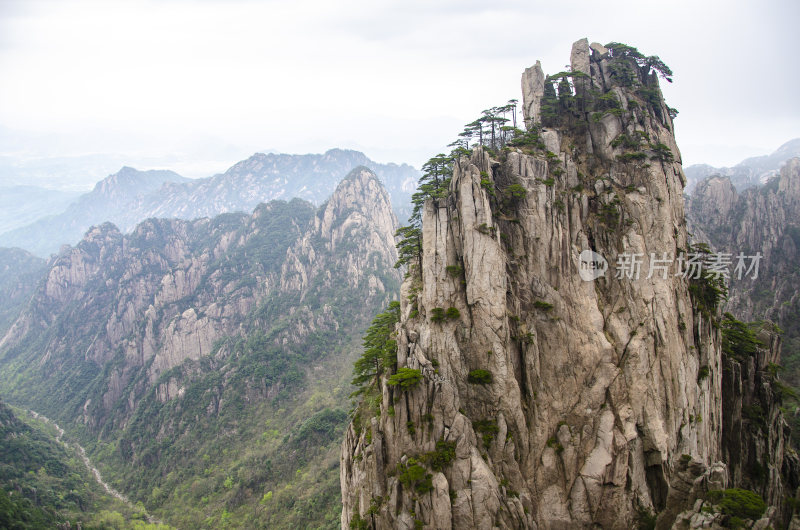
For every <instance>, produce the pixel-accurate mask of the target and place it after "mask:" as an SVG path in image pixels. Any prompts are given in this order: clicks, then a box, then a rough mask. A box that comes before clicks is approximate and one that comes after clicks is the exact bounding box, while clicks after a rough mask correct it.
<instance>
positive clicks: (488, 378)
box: [467, 369, 492, 385]
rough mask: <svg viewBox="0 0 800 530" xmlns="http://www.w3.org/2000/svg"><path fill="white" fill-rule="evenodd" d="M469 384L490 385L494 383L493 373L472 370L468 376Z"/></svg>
mask: <svg viewBox="0 0 800 530" xmlns="http://www.w3.org/2000/svg"><path fill="white" fill-rule="evenodd" d="M467 382H468V383H472V384H473V385H489V384H491V383H492V372H490V371H488V370H480V369H479V370H472V371H470V373H469V374H467Z"/></svg>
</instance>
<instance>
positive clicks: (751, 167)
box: [683, 138, 800, 194]
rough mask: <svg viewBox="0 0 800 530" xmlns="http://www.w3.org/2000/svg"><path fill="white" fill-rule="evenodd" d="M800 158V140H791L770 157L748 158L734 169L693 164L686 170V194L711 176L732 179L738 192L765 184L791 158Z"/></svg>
mask: <svg viewBox="0 0 800 530" xmlns="http://www.w3.org/2000/svg"><path fill="white" fill-rule="evenodd" d="M796 156H800V138H795V139H793V140H789V141H788V142H786V143H785V144H783V145H782V146H780V147H779V148H778V149H777V150H776V151H775V152H773V153H772V154H769V155H763V156H754V157H750V158H746V159H744V160H742V161H741V162H739V163H738V164H736V165H735V166H733V167H714V166H710V165H708V164H693V165H691V166H688V167H686V168H684V170H683V171H684V173H685V174H686V189H685V191H686V193H689V194H691V193H693V192H694V189H695V186H697V184H698V183H700V182H701V181H702V180H704V179H706V178H708V177H711V176H715V175H718V176H722V177H728V178H730V180H731V182H732V183H733V185H734V186H735V187H736V189H737V190H738V191H743V190H745V189H747V188H749V187H752V186H758V185H760V184H764V183H766V182H767V180H769V179H770V178H772V177H774V176H777V174H778V170H779V169H780V168H781V166H782V165H783V164H784V163H785V162H786V161H787V160H789V159H790V158H793V157H796Z"/></svg>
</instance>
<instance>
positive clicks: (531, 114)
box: [522, 61, 544, 125]
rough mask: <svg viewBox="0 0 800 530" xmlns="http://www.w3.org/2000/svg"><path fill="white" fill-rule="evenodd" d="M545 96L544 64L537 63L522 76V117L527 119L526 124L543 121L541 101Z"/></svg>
mask: <svg viewBox="0 0 800 530" xmlns="http://www.w3.org/2000/svg"><path fill="white" fill-rule="evenodd" d="M543 95H544V72H543V71H542V63H541V62H539V61H536V64H535V65H533V66H531V67H530V68H526V69H525V72H523V74H522V96H523V103H522V115H523V117H524V118H525V123H526V125H527V124H533V123H539V122H540V121H541V118H540V111H541V99H542V96H543Z"/></svg>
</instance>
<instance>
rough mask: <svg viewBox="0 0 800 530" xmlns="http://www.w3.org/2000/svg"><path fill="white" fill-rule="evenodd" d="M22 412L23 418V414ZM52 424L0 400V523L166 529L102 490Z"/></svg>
mask: <svg viewBox="0 0 800 530" xmlns="http://www.w3.org/2000/svg"><path fill="white" fill-rule="evenodd" d="M22 418H24V420H23V419H22ZM56 434H57V433H56V431H55V428H54V427H52V425H51V424H48V423H44V422H42V421H39V420H36V419H34V418H31V417H27V416H25V415H20V416H17V415H16V414H14V412H12V410H11V409H10V408H9V407H7V406H6V405H5V404H3V403H0V528H8V529H14V528H20V529H22V528H30V529H50V528H54V527H55V526H56V525H58V524H65V523H70V525H71V526H73V527H75V525H77V523H80V524H81V525H82V526H83V527H84V528H98V529H105V528H109V529H111V528H114V529H119V530H134V529H135V530H151V529H152V530H161V529H163V530H167V529H168V528H169V527H168V526H166V525H156V524H149V523H148V522H147V520H146V513H145V511H144V509H143V508H142V507H141V506H139V507H135V508H132V507H129V506H128V505H126V504H124V503H123V502H121V501H118V500H117V499H115V498H113V497H111V496H110V495H108V494H106V493H105V492H104V491H103V488H102V486H100V485H99V484H98V483H97V482H96V481H95V479H94V477H93V476H92V475H91V473H90V471H89V470H88V469H87V468H86V466H85V465H84V463H83V461H81V460H80V458H79V457H78V454H77V450H76V449H74V448H68V447H66V446H64V445H62V444H61V443H59V442H58V441H56V438H55V437H56Z"/></svg>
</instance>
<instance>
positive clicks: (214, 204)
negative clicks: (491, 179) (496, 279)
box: [0, 149, 418, 256]
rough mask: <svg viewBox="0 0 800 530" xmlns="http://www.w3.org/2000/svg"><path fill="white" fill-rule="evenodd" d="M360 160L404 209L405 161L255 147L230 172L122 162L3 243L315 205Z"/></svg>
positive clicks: (47, 250)
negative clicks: (272, 206) (290, 204)
mask: <svg viewBox="0 0 800 530" xmlns="http://www.w3.org/2000/svg"><path fill="white" fill-rule="evenodd" d="M357 166H366V167H369V168H371V170H373V171H375V172H376V173H377V174H378V176H379V177H380V178H381V180H382V183H383V185H384V186H385V187H386V189H387V190H388V192H389V193H390V196H391V197H392V204H393V207H394V208H395V211H396V213H397V214H398V215H400V216H404V215H407V212H405V209H407V208H408V206H407V203H408V199H409V198H410V194H411V191H413V189H414V187H415V185H416V178H417V175H418V174H417V171H416V170H415V169H414V168H413V167H411V166H409V165H407V164H402V165H397V164H379V163H376V162H373V161H372V160H370V159H369V158H367V156H366V155H364V154H363V153H361V152H358V151H352V150H344V149H331V150H328V151H327V152H325V153H324V154H307V155H288V154H275V153H269V154H264V153H256V154H254V155H252V156H251V157H249V158H247V159H246V160H242V161H240V162H237V163H236V164H234V165H233V166H231V167H230V168H229V169H228V170H227V171H226V172H224V173H219V174H216V175H214V176H211V177H206V178H204V179H185V178H184V177H181V176H180V175H178V174H177V173H174V172H171V171H167V170H163V171H162V170H150V171H146V172H140V171H138V170H135V169H133V168H129V167H123V168H122V169H121V170H120V171H119V172H117V173H115V174H113V175H110V176H109V177H107V178H105V179H103V180H102V181H100V182H99V183H97V184H96V185H95V187H94V189H93V190H92V192H90V193H88V194H85V195H83V196H81V197H80V198H79V199H78V200H77V201H76V202H75V203H74V204H72V205H71V206H70V207H69V208H68V209H67V211H65V212H63V213H61V214H58V215H55V216H53V217H50V218H46V219H40V220H38V221H36V222H34V223H33V224H31V225H28V226H25V227H21V228H17V229H14V230H12V231H10V232H6V233H4V234H0V245H2V246H8V247H21V248H26V249H28V250H30V251H32V252H34V253H36V254H38V255H40V256H47V255H49V254H51V253H53V252H55V251H56V250H57V249H58V248H59V247H60V245H61V244H64V243H74V242H76V241H78V240H79V239H80V237H81V236H82V235H83V233H84V232H85V231H86V230H87V229H88V228H89V227H90V226H92V225H95V224H99V223H101V222H103V221H111V222H113V223H114V224H116V225H117V226H118V227H119V228H120V230H121V231H122V232H125V233H127V232H129V231H131V230H132V229H133V228H134V227H135V226H136V224H138V223H139V222H140V221H143V220H144V219H148V218H153V217H157V218H179V219H187V220H188V219H196V218H201V217H214V216H216V215H219V214H222V213H228V212H235V211H246V212H250V211H252V209H253V208H255V207H256V205H258V204H259V203H262V202H267V201H269V200H273V199H285V200H288V199H291V198H294V197H297V198H302V199H305V200H308V201H310V202H312V203H313V204H317V205H318V204H320V203H322V201H323V200H324V199H325V198H326V197H327V196H328V195H329V194H331V193H333V191H334V189H335V187H336V185H337V183H338V182H339V181H340V180H341V179H342V178H343V177H344V176H346V175H347V174H348V173H349V172H350V171H351V170H352V169H353V168H354V167H357ZM136 177H139V178H138V179H137V178H136Z"/></svg>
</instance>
